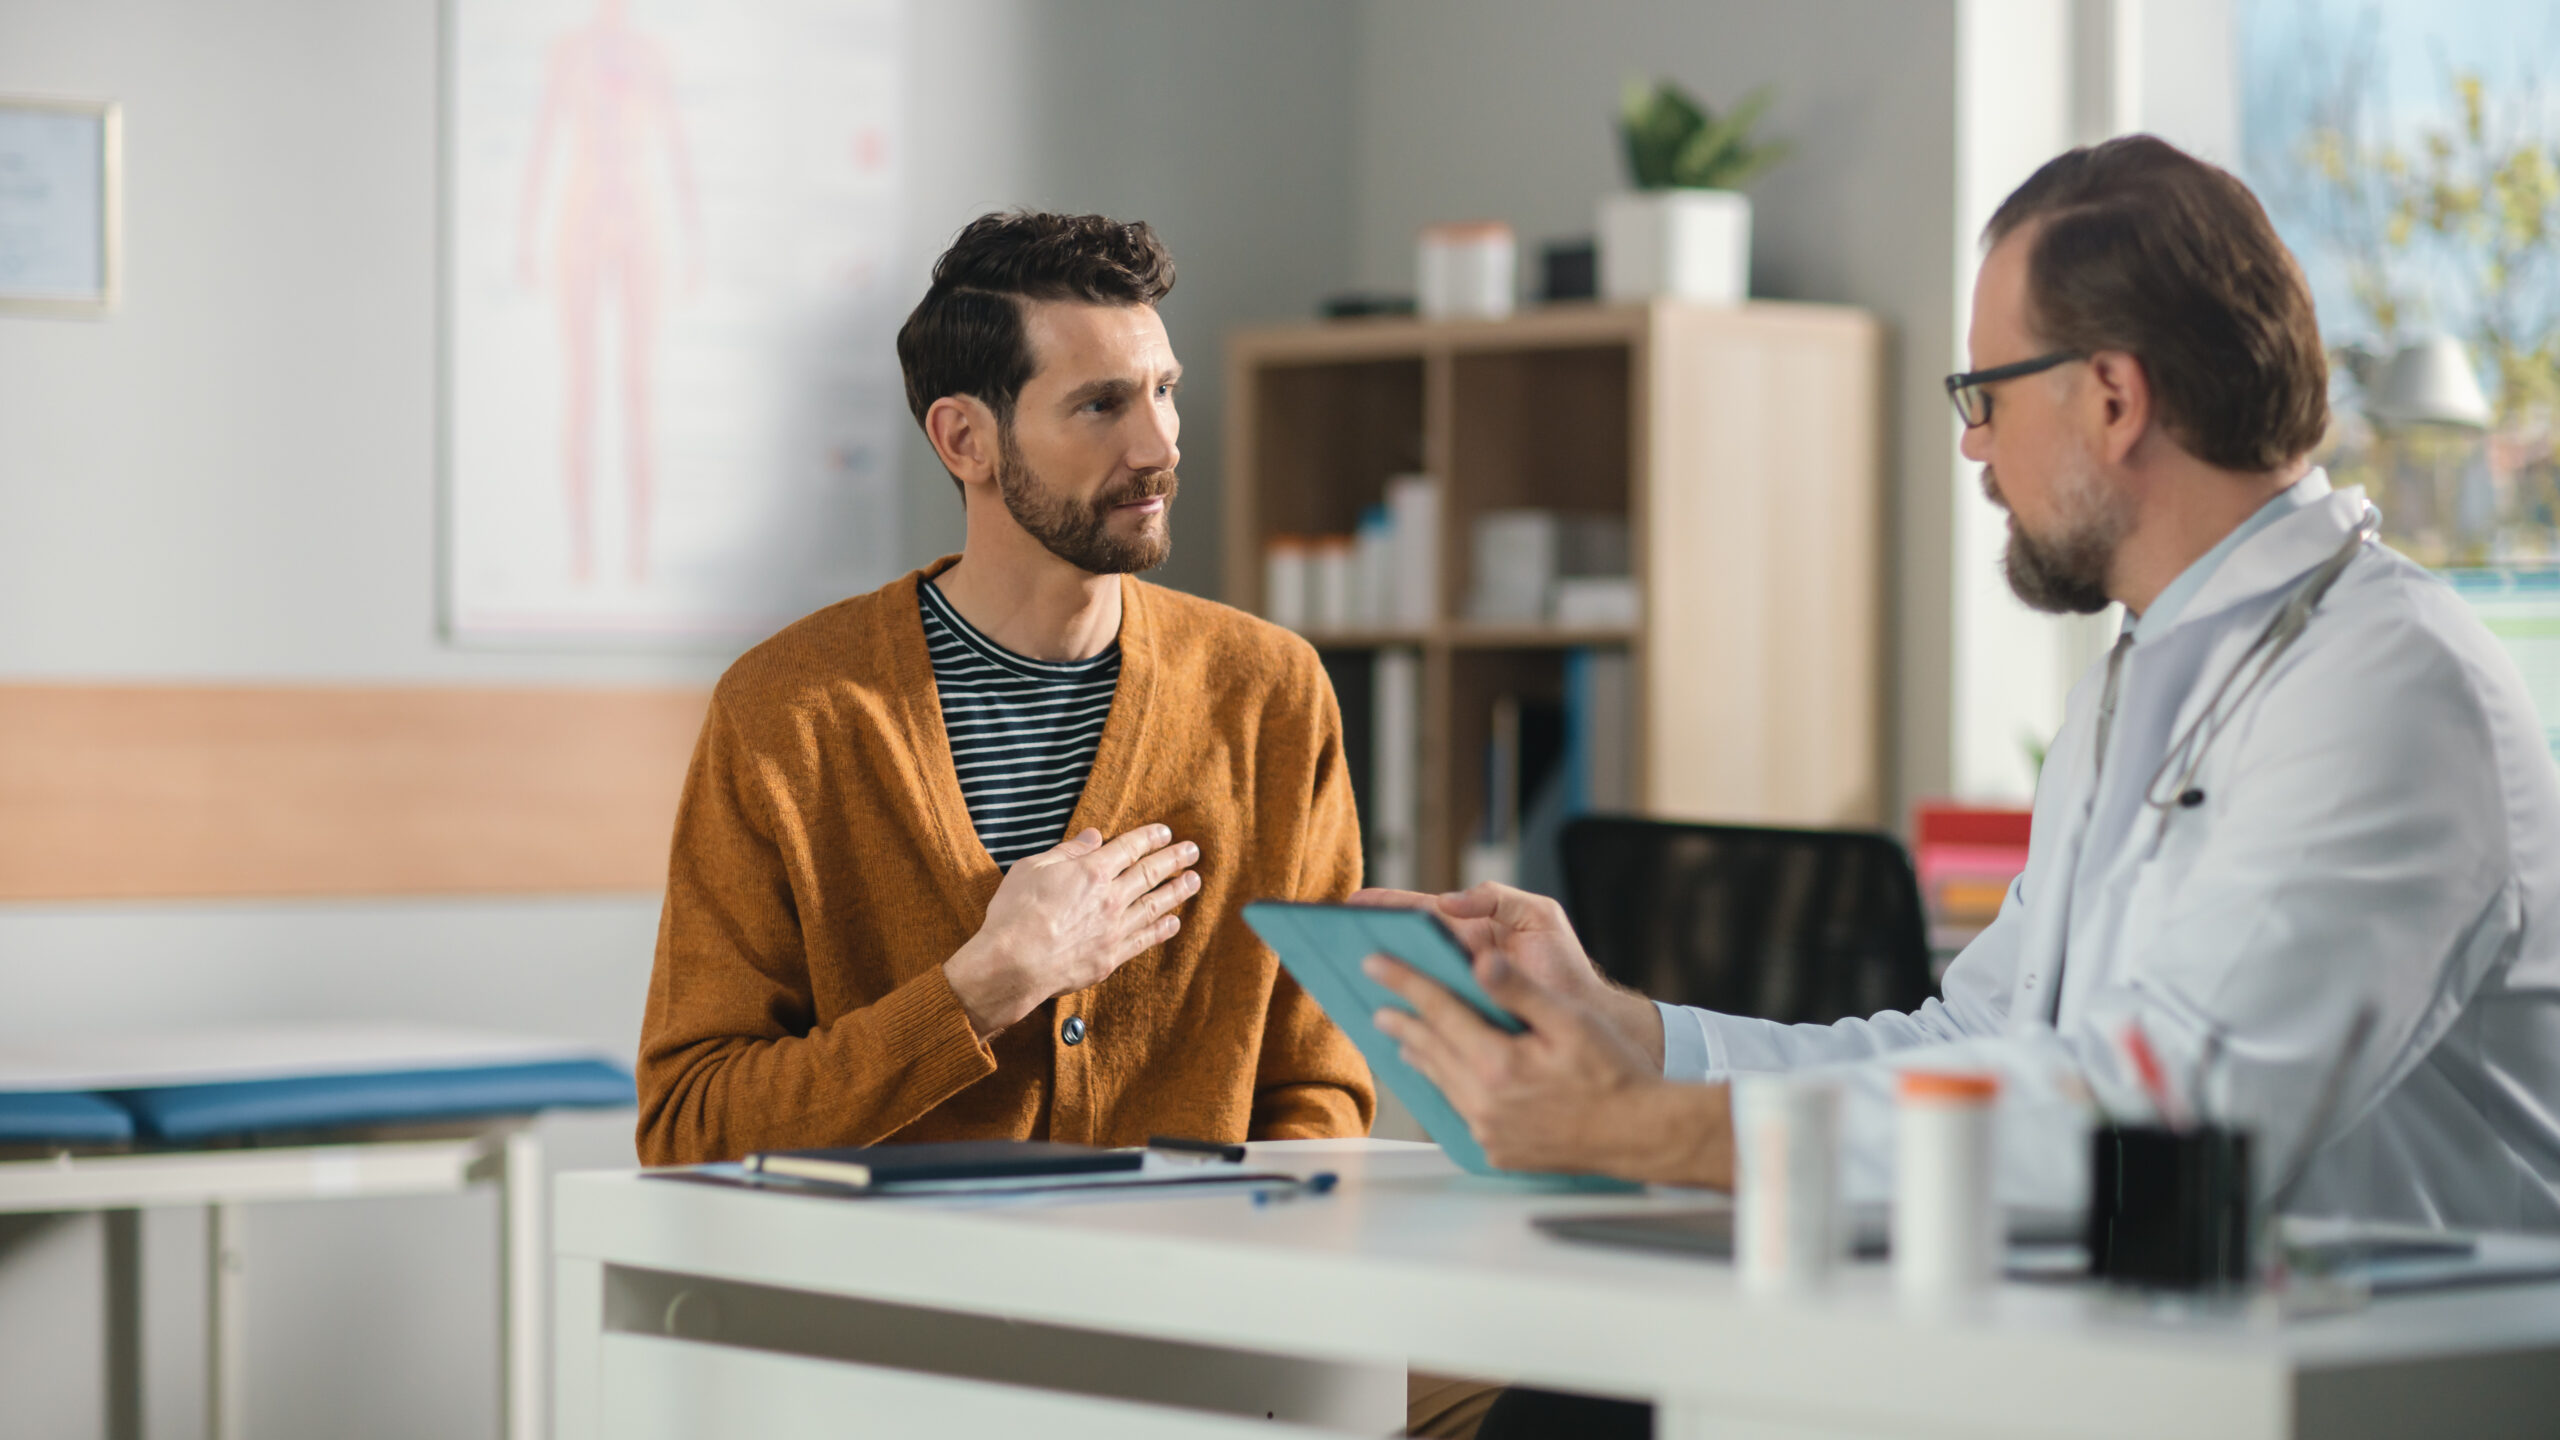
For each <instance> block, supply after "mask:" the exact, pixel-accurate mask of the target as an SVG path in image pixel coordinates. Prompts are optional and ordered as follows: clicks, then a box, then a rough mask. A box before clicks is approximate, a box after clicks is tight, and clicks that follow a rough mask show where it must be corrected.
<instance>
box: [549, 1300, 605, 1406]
mask: <svg viewBox="0 0 2560 1440" xmlns="http://www.w3.org/2000/svg"><path fill="white" fill-rule="evenodd" d="M551 1277H552V1284H551V1440H597V1437H598V1436H599V1435H601V1434H602V1433H603V1429H602V1427H603V1423H604V1397H603V1396H602V1394H600V1393H599V1389H600V1387H601V1386H602V1385H603V1383H604V1262H603V1261H601V1260H595V1259H590V1258H587V1257H585V1256H579V1255H559V1256H555V1257H553V1259H552V1261H551Z"/></svg>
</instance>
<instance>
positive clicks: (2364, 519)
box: [2142, 506, 2382, 846]
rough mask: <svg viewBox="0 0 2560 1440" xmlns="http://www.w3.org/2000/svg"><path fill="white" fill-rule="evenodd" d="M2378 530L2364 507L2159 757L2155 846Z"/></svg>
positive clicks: (2376, 519)
mask: <svg viewBox="0 0 2560 1440" xmlns="http://www.w3.org/2000/svg"><path fill="white" fill-rule="evenodd" d="M2381 528H2382V516H2381V514H2380V512H2378V511H2376V510H2374V509H2373V507H2371V506H2366V507H2365V512H2364V514H2363V515H2362V516H2360V517H2358V518H2357V520H2356V524H2355V528H2354V529H2353V530H2351V531H2349V532H2348V534H2347V540H2346V543H2345V544H2343V545H2340V546H2339V547H2338V552H2337V553H2336V554H2334V555H2332V556H2330V557H2329V558H2328V559H2326V560H2324V561H2322V562H2320V568H2318V569H2316V570H2314V571H2312V572H2311V573H2310V574H2309V575H2307V576H2305V577H2303V579H2302V581H2301V583H2299V584H2297V585H2296V586H2294V590H2293V593H2292V594H2291V595H2289V596H2287V597H2285V602H2284V605H2283V607H2282V608H2280V609H2278V610H2277V611H2276V613H2275V616H2274V618H2272V619H2270V620H2269V621H2268V622H2267V628H2266V629H2264V630H2261V631H2259V632H2258V638H2257V639H2255V640H2252V641H2250V642H2249V648H2248V649H2246V650H2243V651H2241V652H2240V658H2239V660H2238V661H2236V662H2234V663H2233V665H2232V666H2231V668H2230V669H2229V670H2227V671H2225V672H2223V676H2222V683H2221V684H2220V685H2218V686H2216V687H2215V688H2214V692H2213V698H2212V699H2211V700H2209V701H2207V702H2206V703H2205V707H2204V710H2203V711H2202V712H2201V713H2199V714H2198V715H2197V716H2196V718H2195V719H2194V720H2192V721H2190V722H2189V723H2188V725H2187V728H2186V731H2185V732H2184V733H2183V734H2181V735H2180V736H2179V737H2178V740H2177V743H2176V744H2174V745H2171V746H2170V747H2169V753H2168V754H2166V755H2163V756H2161V757H2160V764H2159V765H2158V767H2157V768H2155V769H2154V770H2153V771H2152V772H2151V783H2150V784H2149V785H2148V786H2146V787H2144V789H2143V792H2142V803H2144V804H2145V805H2148V806H2150V807H2151V808H2152V809H2154V810H2157V811H2159V812H2160V827H2159V829H2158V831H2157V832H2155V833H2154V835H2153V837H2152V844H2153V845H2155V846H2156V845H2158V844H2159V843H2160V841H2161V840H2163V839H2165V838H2167V836H2168V834H2169V817H2170V816H2172V815H2175V814H2176V813H2177V812H2178V811H2179V810H2181V809H2185V808H2188V807H2189V806H2192V805H2193V804H2195V803H2196V802H2195V801H2194V800H2191V799H2189V798H2188V797H2189V796H2190V795H2193V794H2195V793H2196V792H2195V780H2196V776H2197V775H2198V774H2200V773H2202V772H2203V770H2204V762H2205V756H2206V755H2207V754H2208V753H2209V752H2210V751H2211V750H2212V748H2213V742H2214V741H2216V740H2218V739H2220V738H2221V737H2222V732H2223V730H2224V729H2226V728H2228V727H2229V725H2230V723H2231V721H2232V719H2233V718H2234V717H2235V716H2237V715H2238V714H2239V713H2240V707H2242V706H2243V705H2245V704H2247V703H2248V701H2249V697H2250V696H2251V695H2253V694H2255V693H2257V689H2258V686H2259V684H2260V683H2261V682H2263V681H2264V680H2265V679H2266V678H2267V675H2268V673H2269V672H2270V671H2272V670H2274V669H2275V668H2276V662H2277V661H2278V660H2281V659H2283V658H2284V653H2285V652H2286V651H2287V650H2290V649H2292V648H2293V643H2294V642H2295V641H2297V640H2299V639H2301V638H2302V632H2303V631H2304V630H2305V629H2306V628H2308V627H2309V625H2310V624H2311V612H2312V611H2314V610H2316V609H2318V608H2319V605H2320V602H2321V600H2322V599H2324V598H2325V597H2326V596H2327V595H2328V593H2329V588H2330V587H2331V586H2333V585H2335V584H2337V583H2338V577H2339V576H2341V575H2344V574H2345V573H2347V567H2348V566H2349V565H2352V564H2354V563H2355V558H2356V556H2358V555H2360V554H2362V553H2363V552H2364V547H2365V546H2366V545H2367V544H2368V543H2370V542H2371V541H2372V540H2373V538H2374V536H2375V535H2376V534H2378V533H2380V531H2381ZM2243 672H2247V674H2248V676H2249V679H2248V683H2247V684H2245V685H2241V687H2240V691H2239V693H2238V694H2236V695H2235V694H2233V693H2232V691H2231V687H2232V686H2233V685H2234V684H2238V683H2239V681H2240V677H2241V675H2242V673H2243ZM2226 701H2227V702H2228V703H2225V702H2226ZM2172 771H2175V772H2176V776H2177V778H2176V780H2175V782H2174V783H2170V784H2167V785H2166V786H2165V787H2164V785H2163V783H2162V782H2163V781H2166V780H2168V778H2169V776H2170V774H2171V772H2172Z"/></svg>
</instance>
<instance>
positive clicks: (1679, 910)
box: [1562, 816, 1937, 1024]
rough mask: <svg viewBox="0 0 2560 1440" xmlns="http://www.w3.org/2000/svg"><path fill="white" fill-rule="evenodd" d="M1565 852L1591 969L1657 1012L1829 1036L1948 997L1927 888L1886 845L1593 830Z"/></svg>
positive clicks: (1622, 824)
mask: <svg viewBox="0 0 2560 1440" xmlns="http://www.w3.org/2000/svg"><path fill="white" fill-rule="evenodd" d="M1562 849H1563V852H1564V876H1565V908H1566V909H1567V910H1568V911H1569V912H1570V913H1571V914H1572V917H1573V926H1574V929H1575V931H1576V932H1578V933H1579V934H1580V935H1581V937H1582V943H1583V945H1584V946H1585V948H1587V949H1588V950H1589V951H1590V952H1591V958H1592V960H1593V962H1594V963H1596V964H1597V965H1598V966H1599V967H1600V970H1601V972H1602V973H1603V974H1606V975H1608V976H1609V977H1610V978H1611V979H1613V980H1616V981H1618V982H1620V983H1621V984H1625V985H1629V986H1633V987H1634V988H1635V989H1637V990H1640V991H1643V992H1644V993H1645V994H1646V995H1649V996H1651V997H1653V998H1654V999H1657V1000H1668V1001H1671V1002H1673V1003H1675V1004H1682V1005H1696V1006H1701V1007H1704V1008H1706V1009H1710V1010H1721V1011H1724V1012H1725V1013H1727V1014H1732V1015H1747V1016H1752V1017H1754V1018H1757V1019H1762V1020H1778V1021H1785V1022H1790V1023H1810V1024H1828V1023H1829V1022H1831V1021H1834V1020H1839V1019H1843V1018H1846V1017H1849V1016H1864V1015H1872V1014H1874V1013H1875V1012H1877V1011H1879V1010H1910V1009H1916V1008H1918V1006H1919V1005H1920V1004H1921V1002H1922V1001H1924V1000H1926V999H1928V997H1929V996H1930V995H1932V994H1934V993H1936V989H1937V987H1936V985H1935V984H1934V982H1932V980H1931V979H1930V976H1929V937H1928V927H1927V922H1926V921H1925V920H1923V919H1922V917H1921V913H1920V884H1919V881H1918V879H1917V878H1916V877H1915V876H1914V875H1913V874H1912V870H1911V859H1910V857H1909V856H1908V855H1906V854H1905V853H1904V852H1903V849H1902V846H1901V844H1900V842H1898V841H1896V840H1895V839H1894V838H1893V837H1892V836H1890V835H1886V834H1882V833H1879V832H1873V831H1859V830H1776V829H1764V828H1760V827H1756V826H1744V825H1687V824H1678V823H1672V822H1667V821H1660V820H1641V819H1635V818H1631V817H1621V816H1586V817H1584V818H1582V819H1579V820H1576V821H1574V822H1573V823H1572V824H1570V825H1567V826H1566V827H1565V831H1564V842H1563V846H1562Z"/></svg>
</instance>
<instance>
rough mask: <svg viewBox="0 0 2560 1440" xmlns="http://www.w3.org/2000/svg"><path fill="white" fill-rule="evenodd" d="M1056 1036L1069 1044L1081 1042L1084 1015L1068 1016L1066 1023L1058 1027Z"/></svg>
mask: <svg viewBox="0 0 2560 1440" xmlns="http://www.w3.org/2000/svg"><path fill="white" fill-rule="evenodd" d="M1058 1038H1059V1039H1061V1040H1064V1041H1066V1042H1067V1043H1068V1044H1070V1045H1081V1044H1083V1043H1084V1017H1083V1016H1081V1015H1070V1016H1068V1017H1067V1023H1066V1024H1064V1025H1062V1026H1060V1027H1058Z"/></svg>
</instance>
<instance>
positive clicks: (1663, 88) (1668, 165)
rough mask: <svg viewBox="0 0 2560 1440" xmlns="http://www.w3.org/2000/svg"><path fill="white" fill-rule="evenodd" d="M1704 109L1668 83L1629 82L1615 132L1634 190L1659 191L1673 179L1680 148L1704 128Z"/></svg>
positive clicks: (1622, 94) (1622, 93)
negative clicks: (1617, 135)
mask: <svg viewBox="0 0 2560 1440" xmlns="http://www.w3.org/2000/svg"><path fill="white" fill-rule="evenodd" d="M1707 123H1708V116H1707V112H1706V110H1705V108H1704V107H1702V106H1700V105H1699V104H1698V103H1697V102H1696V101H1695V100H1693V99H1691V98H1690V97H1689V96H1688V94H1687V93H1685V92H1684V91H1682V90H1681V89H1680V87H1678V86H1677V85H1674V84H1672V83H1671V82H1669V81H1667V80H1665V81H1656V82H1652V83H1647V82H1645V81H1641V80H1629V81H1628V82H1627V84H1626V87H1625V89H1624V90H1623V91H1622V92H1621V93H1620V96H1619V102H1618V131H1619V135H1620V137H1621V138H1622V139H1623V141H1624V142H1625V145H1626V151H1627V171H1628V175H1629V178H1631V179H1633V180H1634V181H1635V184H1636V188H1638V189H1640V190H1660V189H1664V188H1667V187H1669V186H1671V185H1675V184H1677V183H1678V181H1677V180H1675V179H1674V178H1673V176H1674V173H1675V168H1674V167H1675V166H1676V164H1677V162H1678V158H1679V155H1680V151H1681V148H1682V147H1683V146H1685V145H1687V144H1688V143H1689V141H1690V140H1691V138H1692V137H1694V136H1695V135H1696V134H1697V133H1698V132H1699V131H1701V130H1704V129H1706V128H1707Z"/></svg>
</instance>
